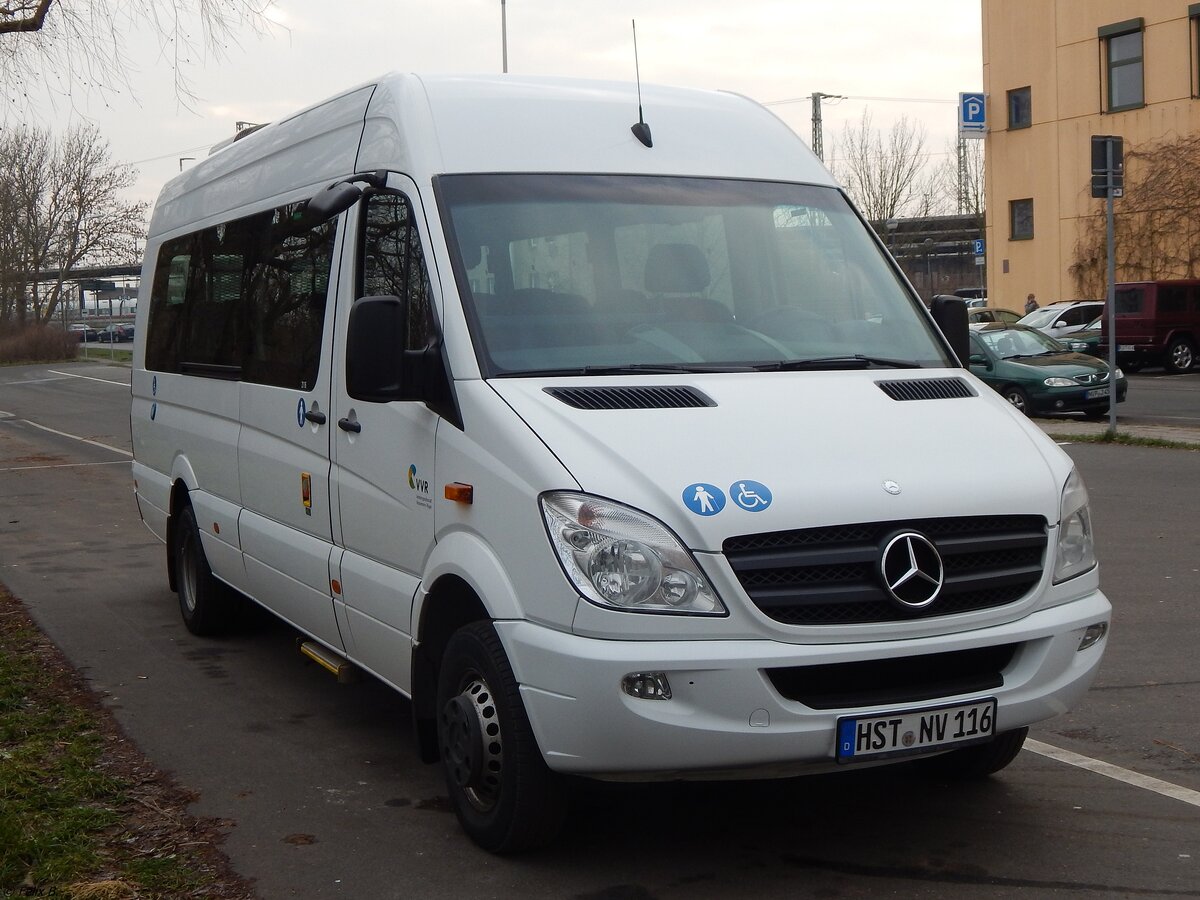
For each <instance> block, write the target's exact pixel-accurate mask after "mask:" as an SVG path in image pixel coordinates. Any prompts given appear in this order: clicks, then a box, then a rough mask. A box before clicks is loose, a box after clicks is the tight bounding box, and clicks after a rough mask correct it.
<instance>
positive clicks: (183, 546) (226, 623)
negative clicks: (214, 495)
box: [171, 505, 235, 637]
mask: <svg viewBox="0 0 1200 900" xmlns="http://www.w3.org/2000/svg"><path fill="white" fill-rule="evenodd" d="M176 515H177V517H178V521H177V522H176V523H175V528H174V531H173V539H172V547H171V564H172V565H173V566H174V567H175V590H176V592H177V593H178V594H179V612H180V614H181V615H182V616H183V624H184V625H186V626H187V630H188V631H190V632H191V633H192V634H195V635H199V636H200V637H211V636H213V635H217V634H223V633H225V632H226V631H228V630H229V629H230V627H231V626H232V624H233V618H234V612H235V610H234V599H233V597H234V595H233V592H232V591H231V590H230V588H229V587H228V586H227V585H225V584H223V583H222V582H220V581H218V580H217V579H216V578H215V577H214V576H213V573H212V569H211V568H209V565H208V558H207V557H206V556H205V555H204V545H203V544H201V543H200V529H199V527H198V526H197V525H196V514H195V513H194V512H193V511H192V507H191V506H190V505H185V506H184V507H183V508H182V509H180V510H179V512H178V513H177V514H176Z"/></svg>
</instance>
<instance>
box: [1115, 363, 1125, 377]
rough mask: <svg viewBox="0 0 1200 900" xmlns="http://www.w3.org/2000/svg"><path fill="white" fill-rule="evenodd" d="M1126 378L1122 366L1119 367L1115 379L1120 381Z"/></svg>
mask: <svg viewBox="0 0 1200 900" xmlns="http://www.w3.org/2000/svg"><path fill="white" fill-rule="evenodd" d="M1124 377H1125V373H1124V372H1122V371H1121V367H1120V366H1118V367H1117V371H1116V373H1115V374H1114V375H1113V378H1114V379H1117V380H1119V379H1121V378H1124Z"/></svg>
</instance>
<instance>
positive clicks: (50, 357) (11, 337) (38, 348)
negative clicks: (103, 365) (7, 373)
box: [0, 325, 79, 365]
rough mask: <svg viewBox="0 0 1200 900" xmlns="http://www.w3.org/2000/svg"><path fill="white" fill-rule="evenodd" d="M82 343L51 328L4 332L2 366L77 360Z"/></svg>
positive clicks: (1, 337)
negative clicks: (76, 356)
mask: <svg viewBox="0 0 1200 900" xmlns="http://www.w3.org/2000/svg"><path fill="white" fill-rule="evenodd" d="M78 352H79V341H78V339H77V338H76V337H75V335H74V334H72V333H70V332H68V331H63V330H62V329H61V328H56V327H53V326H49V325H28V326H26V327H25V328H22V329H20V330H17V329H3V330H0V365H12V364H15V363H35V362H58V361H59V360H64V359H74V358H75V355H76V353H78Z"/></svg>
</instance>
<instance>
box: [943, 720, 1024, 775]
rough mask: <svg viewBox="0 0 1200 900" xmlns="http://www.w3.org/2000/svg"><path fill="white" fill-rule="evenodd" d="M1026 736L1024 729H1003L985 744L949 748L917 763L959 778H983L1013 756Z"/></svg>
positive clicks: (998, 769) (993, 772) (991, 773)
mask: <svg viewBox="0 0 1200 900" xmlns="http://www.w3.org/2000/svg"><path fill="white" fill-rule="evenodd" d="M1028 735H1029V729H1028V728H1018V729H1017V730H1016V731H1006V732H1004V733H1003V734H1000V735H997V736H996V737H995V739H993V740H991V741H989V742H988V743H986V744H976V745H975V746H974V747H963V748H962V749H961V750H951V751H950V752H949V753H944V754H942V755H941V756H933V757H930V758H929V759H923V760H921V761H920V762H921V766H922V767H923V768H924V769H925V770H926V771H928V772H932V773H935V774H938V775H942V776H945V777H948V778H954V779H957V780H960V781H974V780H977V779H980V778H986V777H987V776H989V775H994V774H995V773H996V772H999V771H1000V770H1001V769H1003V768H1004V767H1005V766H1007V765H1008V764H1009V763H1010V762H1012V761H1013V760H1014V759H1016V758H1017V754H1018V753H1020V752H1021V747H1022V746H1023V745H1024V744H1025V738H1026V737H1027V736H1028Z"/></svg>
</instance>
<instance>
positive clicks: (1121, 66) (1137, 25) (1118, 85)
mask: <svg viewBox="0 0 1200 900" xmlns="http://www.w3.org/2000/svg"><path fill="white" fill-rule="evenodd" d="M1144 33H1145V32H1144V30H1143V23H1142V20H1141V19H1130V20H1128V21H1126V22H1118V23H1117V24H1115V25H1105V26H1104V27H1103V28H1101V29H1100V32H1099V34H1100V42H1101V44H1102V45H1103V50H1104V70H1105V74H1106V77H1107V87H1108V90H1107V98H1108V102H1107V104H1106V109H1107V111H1108V112H1119V111H1120V110H1123V109H1136V108H1137V107H1139V106H1144V105H1145V104H1146V95H1145V87H1144V85H1143V81H1142V71H1143V66H1142V37H1143V35H1144Z"/></svg>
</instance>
